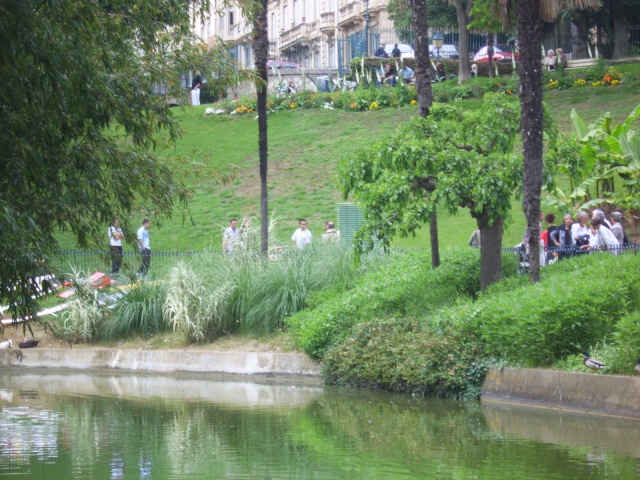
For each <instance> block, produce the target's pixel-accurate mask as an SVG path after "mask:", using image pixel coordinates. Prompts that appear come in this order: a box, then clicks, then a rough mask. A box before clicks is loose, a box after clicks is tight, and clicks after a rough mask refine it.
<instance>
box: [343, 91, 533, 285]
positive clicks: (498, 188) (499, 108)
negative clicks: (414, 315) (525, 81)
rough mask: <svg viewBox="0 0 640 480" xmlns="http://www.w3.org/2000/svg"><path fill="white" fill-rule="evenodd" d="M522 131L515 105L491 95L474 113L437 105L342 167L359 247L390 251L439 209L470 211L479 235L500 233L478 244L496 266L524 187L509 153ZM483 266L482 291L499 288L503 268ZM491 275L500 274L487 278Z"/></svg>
mask: <svg viewBox="0 0 640 480" xmlns="http://www.w3.org/2000/svg"><path fill="white" fill-rule="evenodd" d="M519 127H520V116H519V114H518V108H517V105H516V104H514V103H513V102H512V101H509V100H508V99H507V98H506V97H505V96H504V95H496V94H491V95H487V96H485V100H484V105H483V107H482V109H480V110H477V111H471V110H462V109H460V108H457V107H454V106H450V105H436V106H434V107H432V109H431V113H430V115H429V116H428V117H426V118H416V119H414V120H413V121H412V122H411V123H410V124H409V125H407V126H405V127H401V128H399V129H398V131H397V133H396V134H395V135H394V136H393V137H391V138H390V139H388V140H383V141H380V142H377V143H375V144H374V145H372V146H371V147H370V148H368V149H366V150H364V151H361V152H359V153H358V154H357V155H355V156H352V157H348V158H346V159H344V160H343V161H342V163H341V165H340V180H341V187H342V191H343V194H344V195H345V197H347V196H348V195H352V196H353V199H354V200H355V201H356V202H358V203H359V205H360V206H361V208H362V210H363V217H364V226H363V227H362V228H361V229H360V231H359V232H358V234H357V238H356V240H357V242H358V243H357V244H359V245H360V247H361V248H363V247H369V248H371V247H372V246H373V243H374V240H376V239H377V240H380V241H381V242H382V244H383V246H385V247H389V245H390V240H391V238H393V237H394V236H396V235H399V236H406V235H410V234H413V233H414V232H415V231H416V230H417V229H418V228H420V227H421V226H422V225H423V224H424V223H426V222H428V221H429V219H430V214H431V212H432V211H433V209H434V208H435V206H436V205H437V204H440V205H442V206H443V207H444V208H446V209H447V210H448V211H449V212H450V213H456V212H457V211H458V209H459V208H468V209H469V211H470V214H471V216H472V217H473V218H474V219H476V222H477V224H478V227H479V228H480V229H481V231H483V232H484V231H485V230H486V231H490V230H491V229H492V227H494V226H497V228H496V229H495V231H494V233H495V236H494V241H490V240H489V239H488V241H487V242H485V239H484V238H483V242H482V245H483V249H482V252H481V253H482V256H486V257H491V258H493V259H494V260H495V258H496V257H497V258H498V259H499V258H500V250H501V248H502V243H501V239H502V219H503V218H504V217H505V216H506V215H507V213H508V212H509V210H510V208H511V195H513V194H514V192H516V191H517V187H518V186H519V185H520V184H521V181H522V160H521V159H520V158H518V156H517V155H516V154H515V153H514V143H515V139H516V137H517V133H518V129H519ZM466 233H467V232H465V234H466ZM485 244H486V249H485V248H484V246H485ZM482 263H483V268H484V269H485V273H487V274H488V275H487V277H486V278H487V282H483V283H485V285H483V286H485V287H486V284H488V283H490V282H491V281H495V280H497V278H495V275H498V276H499V273H500V262H499V261H498V262H497V264H496V262H495V261H494V262H482ZM491 267H493V268H496V269H497V272H496V271H493V272H488V271H487V269H489V268H491ZM483 278H484V274H483Z"/></svg>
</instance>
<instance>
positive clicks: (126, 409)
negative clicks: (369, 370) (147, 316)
mask: <svg viewBox="0 0 640 480" xmlns="http://www.w3.org/2000/svg"><path fill="white" fill-rule="evenodd" d="M639 438H640V422H639V421H637V420H633V419H620V418H612V417H605V416H597V415H583V414H578V413H569V412H559V411H552V410H545V409H533V408H526V407H520V406H513V405H501V404H492V403H482V404H479V403H458V402H452V401H442V400H430V399H422V398H412V397H408V396H400V395H394V394H386V393H375V392H367V391H354V390H338V389H333V388H327V387H323V386H322V385H320V384H319V383H316V382H293V381H286V380H272V381H268V380H260V379H246V378H232V379H230V378H219V377H215V378H212V377H210V376H209V377H205V376H190V375H189V376H187V375H181V376H157V375H147V376H145V375H132V374H130V373H128V374H124V373H123V374H113V373H111V372H110V373H104V374H103V373H95V372H94V373H90V374H87V373H74V372H55V371H35V370H24V369H18V368H11V369H5V370H3V371H0V478H2V479H7V478H16V479H17V478H20V479H38V480H61V479H74V480H80V479H87V480H94V479H95V480H97V479H147V478H148V479H186V478H188V479H349V480H357V479H367V480H377V479H400V480H403V479H431V478H434V479H436V478H437V479H513V478H518V479H545V480H549V479H581V480H589V479H607V478H610V479H637V478H639V477H640V443H639V442H638V440H639Z"/></svg>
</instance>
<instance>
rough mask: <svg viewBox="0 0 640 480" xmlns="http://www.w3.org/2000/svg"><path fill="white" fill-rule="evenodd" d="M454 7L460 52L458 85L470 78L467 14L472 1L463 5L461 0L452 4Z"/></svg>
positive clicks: (469, 0) (471, 6)
mask: <svg viewBox="0 0 640 480" xmlns="http://www.w3.org/2000/svg"><path fill="white" fill-rule="evenodd" d="M453 4H454V6H455V7H456V16H457V18H458V32H459V37H458V38H459V39H460V44H459V45H458V51H459V52H460V60H459V62H458V83H461V82H462V81H463V80H467V79H468V78H471V65H470V64H469V30H468V29H467V25H469V12H470V11H471V8H473V0H468V1H467V4H466V5H465V4H464V2H463V1H462V0H455V1H454V2H453Z"/></svg>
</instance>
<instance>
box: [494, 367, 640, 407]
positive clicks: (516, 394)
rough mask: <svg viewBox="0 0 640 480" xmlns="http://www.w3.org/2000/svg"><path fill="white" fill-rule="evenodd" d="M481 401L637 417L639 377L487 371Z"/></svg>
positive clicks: (639, 401) (539, 370)
mask: <svg viewBox="0 0 640 480" xmlns="http://www.w3.org/2000/svg"><path fill="white" fill-rule="evenodd" d="M482 401H483V402H485V401H502V402H513V403H526V404H531V405H539V406H544V407H551V408H560V409H566V410H575V411H581V412H595V413H602V414H608V415H622V416H630V417H640V377H630V376H623V375H602V374H592V373H570V372H559V371H554V370H541V369H528V368H504V369H491V370H490V371H489V374H488V375H487V378H486V380H485V382H484V385H483V387H482Z"/></svg>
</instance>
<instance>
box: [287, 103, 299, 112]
mask: <svg viewBox="0 0 640 480" xmlns="http://www.w3.org/2000/svg"><path fill="white" fill-rule="evenodd" d="M297 106H298V104H297V103H296V102H291V105H289V108H290V109H291V110H293V109H294V108H296V107H297Z"/></svg>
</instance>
